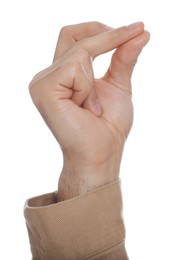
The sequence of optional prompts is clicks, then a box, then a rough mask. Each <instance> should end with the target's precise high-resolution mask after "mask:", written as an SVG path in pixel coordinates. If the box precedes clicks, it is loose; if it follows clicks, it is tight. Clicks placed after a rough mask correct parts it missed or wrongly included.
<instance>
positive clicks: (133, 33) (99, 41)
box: [78, 22, 144, 59]
mask: <svg viewBox="0 0 179 260" xmlns="http://www.w3.org/2000/svg"><path fill="white" fill-rule="evenodd" d="M143 31H144V24H143V23H142V22H138V23H134V24H131V25H129V26H125V27H120V28H117V29H115V30H110V31H107V32H104V33H102V34H99V35H96V36H93V37H90V38H86V39H84V40H81V41H80V42H79V43H78V44H79V45H80V46H81V48H84V49H86V50H87V51H88V52H89V54H90V56H91V57H92V58H93V59H94V58H95V57H97V56H98V55H100V54H103V53H106V52H108V51H111V50H113V49H115V48H117V47H119V46H120V45H122V44H124V43H125V42H127V41H129V40H131V39H133V38H135V37H137V36H138V35H140V34H141V33H142V32H143Z"/></svg>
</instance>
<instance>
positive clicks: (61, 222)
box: [24, 181, 128, 260]
mask: <svg viewBox="0 0 179 260" xmlns="http://www.w3.org/2000/svg"><path fill="white" fill-rule="evenodd" d="M56 198H57V196H56V192H53V193H48V194H44V195H41V196H38V197H34V198H31V199H29V200H27V202H26V204H25V207H24V215H25V219H26V224H27V229H28V234H29V240H30V245H31V252H32V259H33V260H66V259H68V260H82V259H90V260H92V259H94V260H97V259H104V260H127V259H128V256H127V253H126V250H125V245H124V242H125V227H124V222H123V217H122V195H121V188H120V181H116V182H114V183H111V184H108V185H106V186H103V187H100V188H98V189H96V190H93V191H90V192H87V193H86V194H84V195H81V196H78V197H75V198H72V199H69V200H65V201H61V202H57V199H56Z"/></svg>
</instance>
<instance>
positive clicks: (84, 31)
mask: <svg viewBox="0 0 179 260" xmlns="http://www.w3.org/2000/svg"><path fill="white" fill-rule="evenodd" d="M109 30H112V28H111V27H109V26H107V25H105V24H103V23H100V22H95V21H94V22H86V23H79V24H73V25H67V26H64V27H63V28H62V29H61V31H60V35H59V39H58V42H57V46H56V50H55V54H54V59H53V61H55V60H56V59H58V58H59V57H60V56H61V55H62V54H63V53H64V52H65V51H66V50H67V49H68V48H69V47H70V46H72V45H73V44H74V43H75V42H77V41H80V40H82V39H84V38H87V37H91V36H95V35H97V34H100V33H104V32H105V31H109Z"/></svg>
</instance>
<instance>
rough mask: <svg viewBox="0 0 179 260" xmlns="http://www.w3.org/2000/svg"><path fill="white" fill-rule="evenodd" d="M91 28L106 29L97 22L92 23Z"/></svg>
mask: <svg viewBox="0 0 179 260" xmlns="http://www.w3.org/2000/svg"><path fill="white" fill-rule="evenodd" d="M91 26H92V27H94V28H96V27H98V28H99V29H103V28H105V27H106V25H104V24H103V23H100V22H98V21H92V22H91Z"/></svg>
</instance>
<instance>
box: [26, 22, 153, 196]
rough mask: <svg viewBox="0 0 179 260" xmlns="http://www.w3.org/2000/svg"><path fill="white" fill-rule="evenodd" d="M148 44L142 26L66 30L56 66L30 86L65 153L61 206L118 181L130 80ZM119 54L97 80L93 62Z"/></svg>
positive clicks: (129, 110) (88, 26) (128, 121)
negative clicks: (63, 202)
mask: <svg viewBox="0 0 179 260" xmlns="http://www.w3.org/2000/svg"><path fill="white" fill-rule="evenodd" d="M148 40H149V33H148V32H147V31H144V25H143V23H137V24H133V25H131V26H127V27H121V28H118V29H115V30H113V29H112V28H109V27H107V26H105V25H103V24H100V23H96V22H91V23H83V24H77V25H72V26H66V27H64V28H63V29H62V30H61V33H60V37H59V40H58V43H57V48H56V52H55V57H54V61H53V64H52V65H51V66H50V67H48V68H47V69H45V70H44V71H42V72H40V73H39V74H37V75H36V76H35V77H34V78H33V80H32V82H31V83H30V94H31V96H32V99H33V101H34V104H35V105H36V107H37V108H38V110H39V112H40V113H41V115H42V116H43V118H44V120H45V122H46V123H47V125H48V126H49V128H50V129H51V131H52V133H53V134H54V136H55V138H56V139H57V141H58V143H59V144H60V146H61V149H62V152H63V156H64V167H63V170H62V173H61V176H60V181H59V194H58V196H59V199H60V200H63V199H68V198H70V197H74V196H76V195H79V194H82V193H84V192H86V191H89V190H92V189H93V188H95V187H99V186H102V185H105V184H108V183H110V182H112V181H115V180H116V179H118V175H119V168H120V162H121V157H122V152H123V148H124V143H125V141H126V138H127V136H128V134H129V131H130V129H131V125H132V120H133V108H132V102H131V76H132V72H133V68H134V65H135V63H136V61H137V57H138V55H139V54H140V52H141V50H142V49H143V47H144V46H145V45H146V43H147V42H148ZM114 49H115V51H114V53H113V56H112V59H111V64H110V67H109V68H108V70H107V72H106V74H105V75H104V77H103V78H101V79H94V74H93V67H92V61H93V60H94V59H95V58H96V57H97V56H99V55H101V54H103V53H106V52H108V51H111V50H114Z"/></svg>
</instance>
